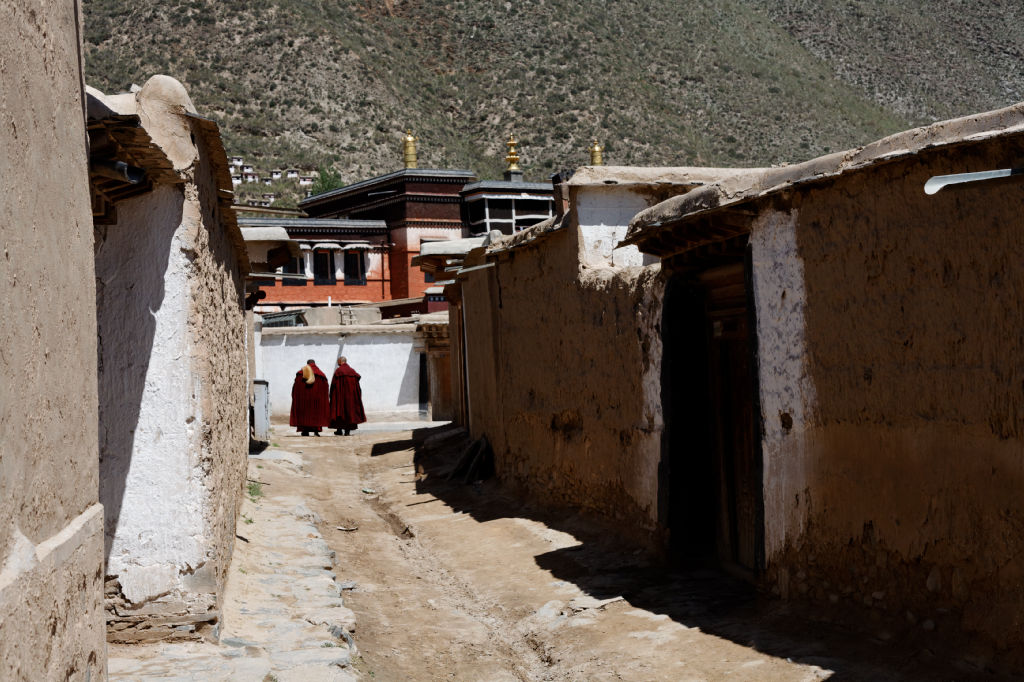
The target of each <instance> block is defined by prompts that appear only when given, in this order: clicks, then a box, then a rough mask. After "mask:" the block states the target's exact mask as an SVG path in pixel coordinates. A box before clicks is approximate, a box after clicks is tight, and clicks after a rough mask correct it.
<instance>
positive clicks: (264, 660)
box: [108, 449, 358, 682]
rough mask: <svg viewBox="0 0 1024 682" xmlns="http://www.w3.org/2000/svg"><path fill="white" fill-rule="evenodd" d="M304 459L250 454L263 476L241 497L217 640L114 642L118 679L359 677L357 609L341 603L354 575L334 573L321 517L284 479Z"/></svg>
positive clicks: (294, 475) (112, 665)
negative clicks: (346, 577)
mask: <svg viewBox="0 0 1024 682" xmlns="http://www.w3.org/2000/svg"><path fill="white" fill-rule="evenodd" d="M303 464H304V462H303V459H302V457H301V455H299V454H297V453H290V452H286V451H282V450H279V449H272V450H267V451H266V452H264V453H263V454H262V455H257V456H250V461H249V473H248V476H249V478H250V479H253V480H254V481H263V483H262V484H259V485H258V487H256V486H253V487H251V488H250V491H252V492H256V493H257V495H256V496H254V497H250V496H248V495H247V496H246V499H245V501H244V502H243V504H242V507H241V514H240V518H239V523H238V528H237V533H238V535H239V536H240V538H239V539H237V540H236V543H235V553H234V557H233V560H232V563H231V568H230V571H229V574H228V584H227V589H226V591H225V598H224V601H225V603H224V608H223V613H224V618H223V622H222V624H221V632H220V643H219V644H213V643H194V642H185V643H157V644H145V645H132V646H127V645H118V646H115V645H111V647H110V650H109V663H108V670H109V673H110V679H111V680H182V681H185V680H189V681H192V680H251V681H253V682H260V681H266V682H271V681H273V680H277V681H278V682H289V681H292V680H294V681H296V682H320V681H321V680H323V681H331V682H345V681H348V680H354V679H358V675H357V674H356V673H355V671H354V670H353V668H352V662H353V661H352V659H353V656H354V655H355V653H356V651H355V644H354V641H353V639H352V637H351V634H350V633H351V632H352V631H353V630H354V627H355V618H354V616H353V614H352V612H351V611H350V610H349V609H348V608H346V607H345V605H344V592H345V590H346V588H351V587H352V585H351V584H346V583H345V582H344V581H341V580H339V579H338V578H337V576H336V575H335V573H334V552H333V551H332V550H331V549H330V548H329V547H328V546H327V544H326V543H325V542H324V540H323V538H322V537H321V535H320V532H319V530H318V529H317V526H316V523H317V522H319V520H320V519H319V518H318V517H317V516H316V514H314V513H313V512H311V511H310V510H309V508H308V507H307V506H306V504H305V500H304V499H303V497H302V496H301V494H295V491H294V487H295V486H294V485H293V486H285V485H281V484H282V483H284V482H285V481H289V480H290V481H291V482H296V481H301V479H308V478H309V476H310V475H309V474H308V473H307V472H305V471H304V470H303ZM287 489H291V490H290V491H289V490H287ZM278 490H283V491H286V492H289V493H290V494H281V493H279V492H276V491H278ZM259 493H262V494H259ZM241 538H244V539H241Z"/></svg>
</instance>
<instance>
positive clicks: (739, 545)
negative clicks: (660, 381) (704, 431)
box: [701, 264, 763, 573]
mask: <svg viewBox="0 0 1024 682" xmlns="http://www.w3.org/2000/svg"><path fill="white" fill-rule="evenodd" d="M744 274H745V273H744V267H743V265H742V264H736V265H733V266H727V267H723V268H718V269H715V270H711V271H708V272H706V273H704V274H703V275H702V277H701V279H702V280H703V282H704V284H705V285H706V286H707V292H708V299H707V301H708V307H707V315H708V323H709V326H710V329H709V348H708V351H709V352H708V370H709V373H710V377H709V385H710V389H711V390H710V399H711V413H712V415H713V428H714V433H713V436H712V440H713V441H714V450H715V452H714V457H715V459H716V469H717V471H718V484H719V486H718V487H719V489H718V501H719V508H718V542H717V546H718V555H719V558H720V559H721V560H722V562H723V563H726V564H732V565H734V566H735V567H738V568H740V569H741V570H743V571H744V572H751V573H756V572H757V570H758V569H759V565H758V564H759V556H760V543H761V542H762V537H763V528H762V524H763V521H762V516H763V513H762V489H763V482H762V480H761V469H762V467H761V448H760V443H759V442H757V441H758V439H757V431H756V428H755V417H756V415H755V395H756V394H755V390H756V383H755V377H754V372H753V368H752V367H751V364H752V359H753V353H752V346H751V342H752V338H751V337H752V334H751V330H750V329H749V326H750V315H749V310H748V307H747V305H748V296H747V285H746V281H745V276H744Z"/></svg>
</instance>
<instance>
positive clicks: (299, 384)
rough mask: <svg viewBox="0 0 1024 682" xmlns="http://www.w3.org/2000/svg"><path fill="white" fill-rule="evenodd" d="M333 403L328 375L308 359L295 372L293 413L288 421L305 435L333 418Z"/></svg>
mask: <svg viewBox="0 0 1024 682" xmlns="http://www.w3.org/2000/svg"><path fill="white" fill-rule="evenodd" d="M330 412H331V403H330V399H329V398H328V395H327V375H326V374H324V373H323V371H322V370H321V369H320V368H319V367H317V366H316V363H315V362H313V361H312V360H307V361H306V364H305V365H303V366H302V369H300V370H299V371H298V372H296V373H295V383H293V384H292V413H291V418H290V419H289V420H288V423H289V424H290V425H292V426H294V427H295V429H296V430H297V431H298V432H299V433H301V434H302V435H303V436H308V435H309V434H310V432H312V433H313V434H314V435H316V436H319V435H320V429H322V428H323V427H325V426H327V423H328V422H329V421H330V420H331V418H330Z"/></svg>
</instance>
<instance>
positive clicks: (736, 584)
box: [372, 426, 1019, 682]
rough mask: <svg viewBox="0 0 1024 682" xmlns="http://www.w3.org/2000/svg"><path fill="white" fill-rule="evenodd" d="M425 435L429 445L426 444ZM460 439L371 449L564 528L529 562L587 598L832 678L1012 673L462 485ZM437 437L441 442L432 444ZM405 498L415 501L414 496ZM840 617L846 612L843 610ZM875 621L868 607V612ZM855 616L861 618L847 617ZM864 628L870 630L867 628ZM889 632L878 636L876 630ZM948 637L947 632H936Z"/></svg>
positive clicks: (932, 640) (562, 514) (554, 512)
mask: <svg viewBox="0 0 1024 682" xmlns="http://www.w3.org/2000/svg"><path fill="white" fill-rule="evenodd" d="M428 438H429V441H428ZM467 442H468V436H466V435H465V432H464V431H462V430H461V429H460V428H459V427H456V426H440V427H434V428H426V429H417V430H415V431H414V432H413V438H412V443H410V442H409V441H408V440H406V439H404V438H403V439H396V440H395V441H392V442H381V443H377V444H375V445H374V447H373V453H372V454H373V455H382V454H386V453H388V452H394V451H398V450H402V449H407V448H409V447H410V445H411V444H412V445H414V447H415V458H414V461H415V462H416V464H417V468H418V469H422V470H423V471H425V472H426V473H427V476H426V478H423V479H421V480H419V481H417V483H416V492H417V494H428V495H431V496H433V497H435V498H438V499H440V500H442V501H443V502H444V503H445V504H447V505H449V506H450V507H451V508H452V509H453V510H454V511H455V512H456V513H464V514H466V515H468V516H470V517H472V518H473V519H475V520H476V521H478V522H481V523H485V522H488V521H493V520H497V519H513V518H525V519H531V520H535V521H538V522H541V523H543V524H545V525H546V526H548V527H549V528H553V529H557V530H559V531H562V532H566V533H569V534H570V535H572V536H573V537H575V538H576V539H577V540H578V541H579V542H580V543H581V544H579V545H576V546H572V547H567V548H562V549H557V550H553V551H549V552H544V553H541V554H538V555H536V557H535V561H536V563H537V565H538V566H539V567H541V568H543V569H545V570H547V571H550V573H551V574H552V576H553V578H554V579H555V580H564V581H566V582H571V583H573V584H575V585H576V586H577V587H579V589H580V590H582V591H583V592H584V593H586V594H588V595H590V596H593V597H595V598H597V599H600V600H604V599H613V598H618V597H621V598H623V599H624V600H625V601H626V602H628V604H629V606H631V607H633V608H640V609H645V610H647V611H650V612H652V613H655V614H663V615H666V616H668V617H669V618H670V619H671V620H672V621H674V622H676V623H679V624H681V625H684V626H686V627H687V628H696V629H699V630H700V631H702V632H705V633H708V634H712V635H715V636H717V637H721V638H724V639H727V640H729V641H731V642H735V643H736V644H738V645H740V646H743V647H748V648H751V649H754V650H756V651H759V652H762V653H764V654H767V655H770V656H774V657H777V658H783V659H791V660H793V661H795V662H797V663H802V664H806V665H817V666H820V667H822V668H825V669H827V670H831V671H833V673H832V675H831V676H830V677H829V678H828V679H829V680H830V681H834V682H844V681H851V682H852V681H860V680H921V681H924V680H935V679H951V677H950V671H951V670H953V669H955V670H956V675H955V676H956V679H958V680H974V679H979V680H980V679H986V680H995V679H1006V680H1010V679H1019V678H1016V677H1013V676H1007V677H998V676H996V675H994V674H993V673H991V672H990V671H989V672H984V673H983V672H982V671H981V670H978V669H977V668H974V667H972V666H971V665H970V664H968V663H966V662H965V660H964V659H961V660H954V659H955V658H957V657H961V656H963V657H965V658H966V654H967V651H968V647H969V645H968V644H966V643H965V642H963V641H962V640H959V639H957V640H950V641H945V640H940V639H939V637H940V635H939V633H937V632H934V633H927V632H923V631H921V629H920V628H916V631H915V629H914V628H906V629H902V630H901V628H900V623H878V622H877V621H872V619H871V618H864V619H863V620H854V621H852V622H854V623H863V622H864V621H866V622H868V623H870V624H871V625H870V626H869V627H868V628H867V629H858V628H859V627H860V625H857V626H856V627H853V626H851V625H847V626H844V625H841V624H840V623H842V622H844V621H843V616H842V615H840V614H836V613H834V612H829V613H825V612H822V611H821V610H809V609H808V610H801V609H800V607H798V606H797V605H795V604H791V603H787V602H782V601H780V600H775V599H766V598H764V597H763V596H761V595H759V594H758V593H757V591H756V590H755V588H754V587H753V586H752V585H750V584H748V583H746V582H743V581H741V580H738V579H735V578H733V577H731V576H729V575H727V574H725V573H723V572H721V571H719V570H717V569H716V568H714V567H709V565H701V564H692V565H690V566H682V567H681V566H678V565H667V564H665V563H664V562H663V561H662V559H661V558H660V557H658V556H655V555H653V554H651V553H650V552H648V551H645V550H646V549H647V548H645V547H643V546H638V545H637V544H636V541H635V538H630V537H623V535H622V530H621V529H617V528H615V527H614V526H613V525H611V524H610V522H602V521H600V520H597V519H594V518H589V517H586V516H584V515H582V514H580V513H578V512H577V511H576V510H573V509H558V508H555V507H552V506H548V505H545V504H544V503H539V502H533V501H525V500H524V498H523V497H522V496H521V495H519V494H518V493H517V492H516V491H515V490H512V489H511V488H509V487H505V486H503V485H501V484H500V483H499V482H497V481H495V480H493V479H492V480H489V481H485V482H483V483H476V484H474V485H463V484H461V483H456V482H450V481H448V480H446V476H447V474H448V473H450V472H451V471H452V470H453V466H454V465H455V464H456V461H457V459H458V457H459V455H460V454H461V453H462V452H463V451H464V448H465V445H466V443H467ZM437 443H441V444H442V445H437ZM412 504H423V502H414V503H412ZM847 615H849V614H847ZM873 615H874V616H876V617H877V613H875V614H873ZM853 617H854V618H863V614H853ZM872 628H873V629H872ZM882 630H888V631H890V637H891V638H890V639H887V640H881V639H879V638H878V632H879V631H882ZM949 636H955V634H954V633H948V634H947V635H945V636H944V637H945V638H946V639H948V637H949Z"/></svg>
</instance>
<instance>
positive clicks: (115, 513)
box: [96, 186, 210, 604]
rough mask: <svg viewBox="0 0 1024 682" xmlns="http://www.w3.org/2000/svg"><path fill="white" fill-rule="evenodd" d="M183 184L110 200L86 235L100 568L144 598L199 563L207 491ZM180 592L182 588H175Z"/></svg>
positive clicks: (128, 594)
mask: <svg viewBox="0 0 1024 682" xmlns="http://www.w3.org/2000/svg"><path fill="white" fill-rule="evenodd" d="M182 201H183V199H182V192H181V190H180V189H179V188H177V187H168V186H160V187H157V188H156V189H155V190H154V191H153V193H152V194H150V195H146V196H144V197H140V198H137V199H131V200H128V201H125V202H122V203H121V204H119V205H118V209H117V213H118V219H119V222H118V224H117V225H110V226H106V227H104V228H103V229H102V231H101V236H100V237H99V238H98V239H97V248H96V281H97V289H98V299H99V301H98V305H97V318H98V322H99V345H100V352H99V355H100V367H101V371H100V380H99V392H100V395H99V406H100V455H101V459H100V473H101V476H100V499H101V501H102V502H103V505H104V507H105V511H106V515H107V523H106V535H107V547H108V565H107V574H108V575H112V576H117V578H118V580H119V582H120V585H121V590H122V592H123V593H124V596H125V598H127V599H128V600H129V601H131V602H132V603H134V604H143V603H145V602H147V601H150V600H154V599H157V598H158V597H160V596H161V595H166V594H168V593H171V592H174V591H175V590H178V589H182V581H183V580H185V579H186V578H185V577H183V576H187V575H188V574H190V573H192V572H193V571H195V570H196V569H197V568H199V567H201V566H202V565H203V564H205V563H206V561H207V559H208V557H207V545H208V543H209V538H208V536H207V530H208V529H207V523H208V519H207V515H208V514H209V513H210V510H209V497H210V491H209V490H207V489H206V487H205V486H204V484H203V482H204V475H203V470H202V462H201V457H200V451H201V446H200V436H201V434H200V433H198V432H197V428H196V427H198V426H199V424H200V422H201V421H202V414H201V411H200V405H199V400H198V396H199V391H198V387H197V386H194V385H193V382H194V381H195V380H196V379H195V378H194V377H195V372H194V371H193V368H192V363H191V353H190V346H189V338H188V314H189V295H188V273H189V262H188V258H187V256H186V252H187V250H188V249H189V248H191V246H192V245H191V244H190V243H189V241H188V239H187V238H186V236H185V235H186V234H188V233H189V232H190V230H194V225H192V224H190V222H189V220H188V219H186V218H184V217H183V215H182ZM185 591H187V588H186V589H185Z"/></svg>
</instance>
